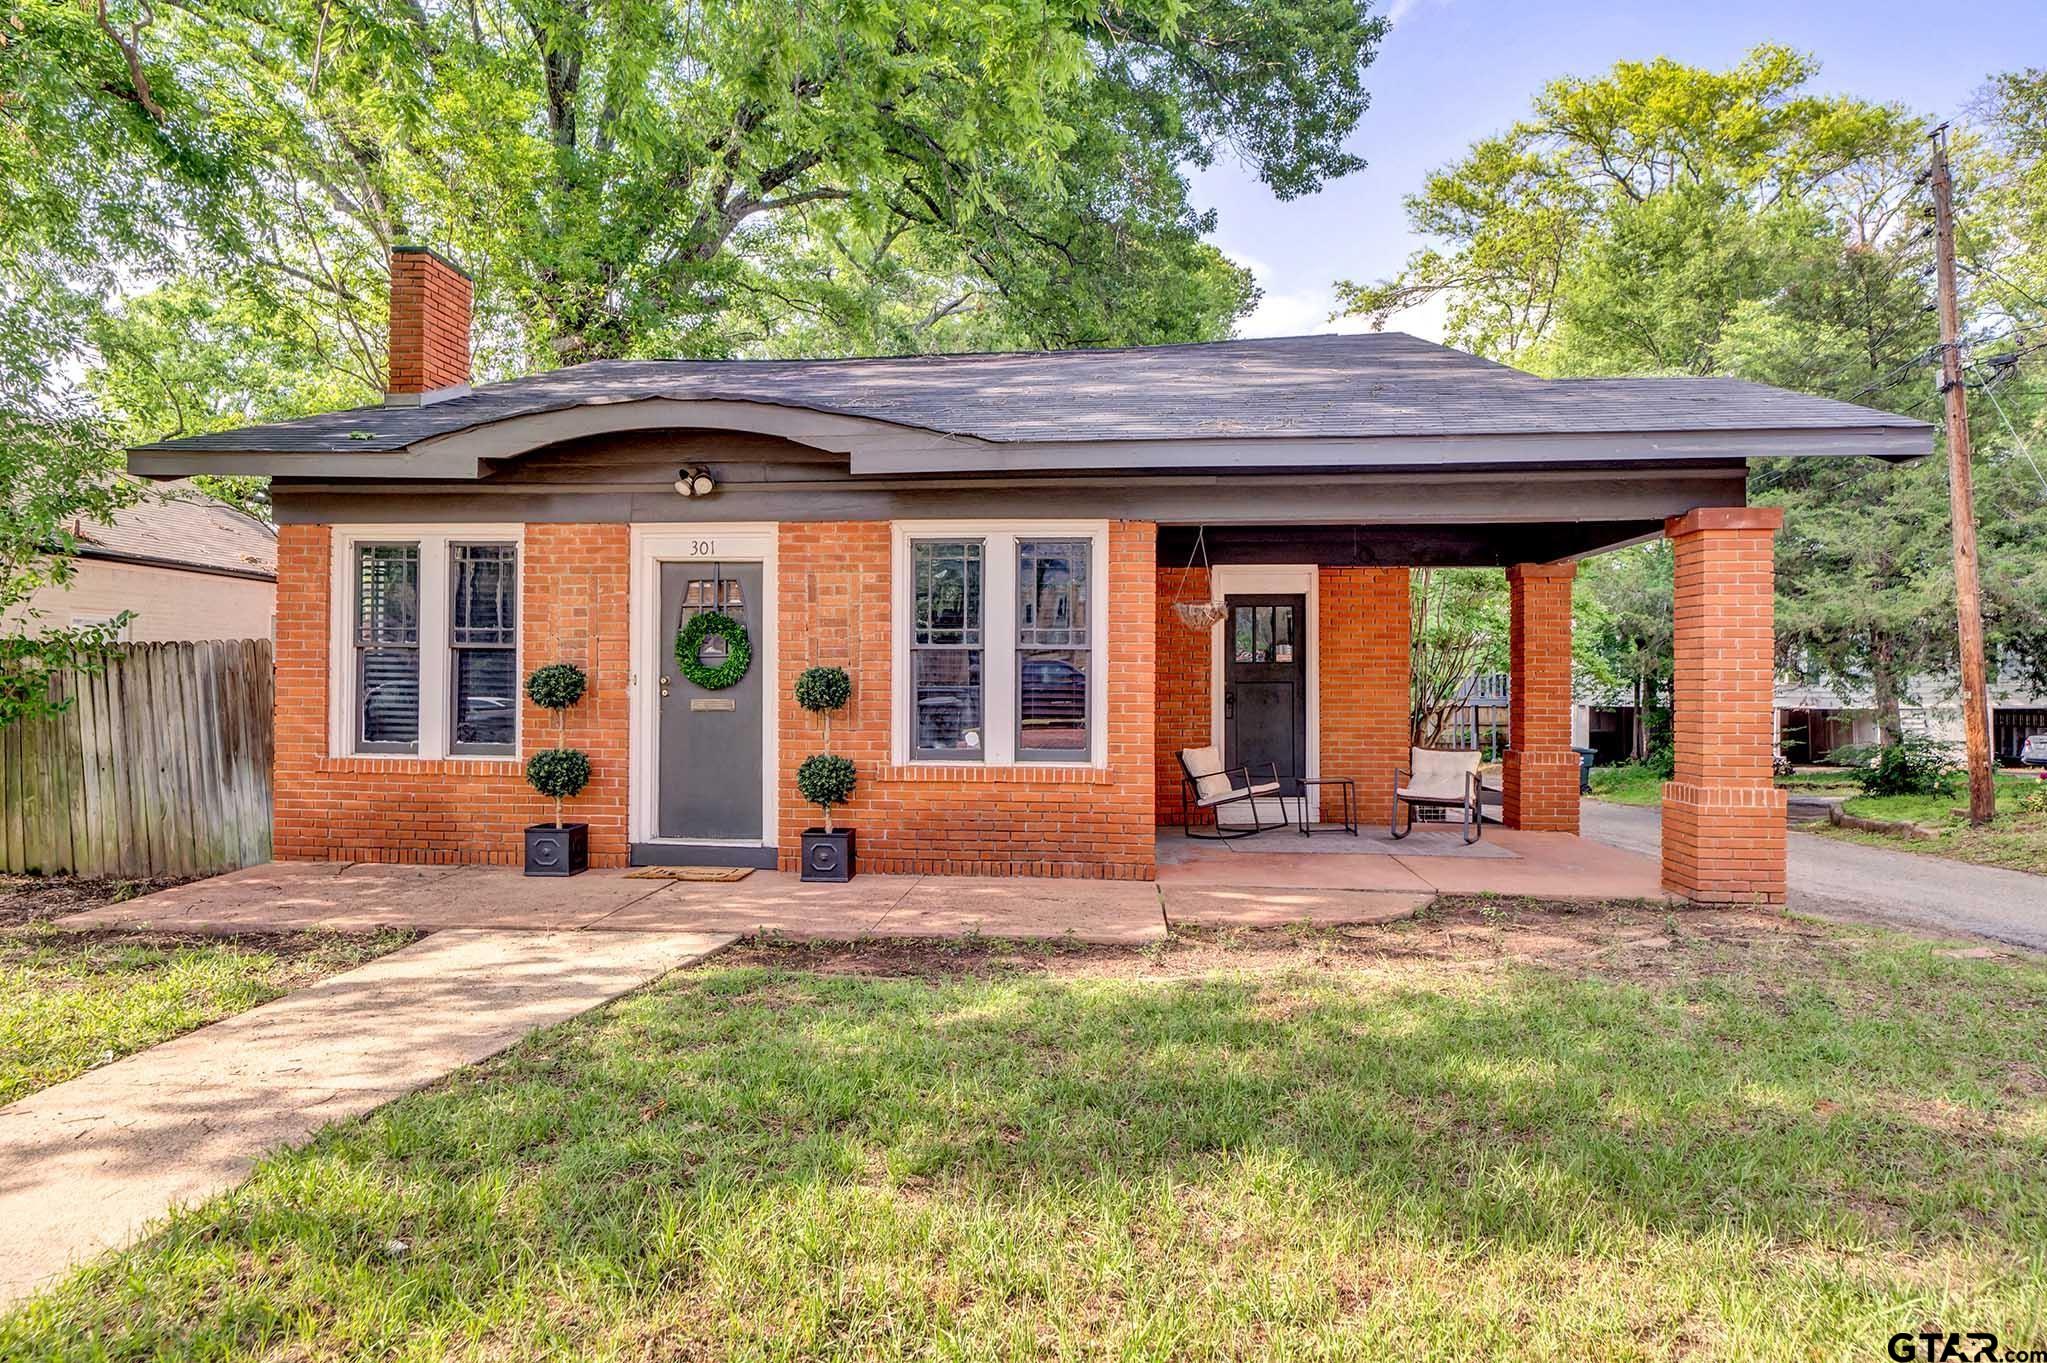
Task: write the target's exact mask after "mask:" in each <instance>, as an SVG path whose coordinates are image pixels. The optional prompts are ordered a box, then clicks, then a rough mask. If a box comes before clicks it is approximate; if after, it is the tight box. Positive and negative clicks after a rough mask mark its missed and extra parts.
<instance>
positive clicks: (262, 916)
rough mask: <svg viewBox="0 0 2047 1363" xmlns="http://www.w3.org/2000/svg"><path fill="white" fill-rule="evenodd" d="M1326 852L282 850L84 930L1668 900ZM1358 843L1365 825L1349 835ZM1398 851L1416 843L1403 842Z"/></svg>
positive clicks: (916, 930)
mask: <svg viewBox="0 0 2047 1363" xmlns="http://www.w3.org/2000/svg"><path fill="white" fill-rule="evenodd" d="M1333 837H1334V835H1321V834H1318V835H1317V837H1316V842H1315V844H1314V846H1315V848H1316V850H1314V851H1311V852H1310V851H1301V850H1299V846H1300V841H1301V840H1299V838H1298V835H1296V834H1292V833H1289V832H1287V831H1284V830H1282V831H1279V832H1274V833H1268V834H1265V835H1262V836H1260V837H1257V838H1252V839H1247V840H1245V841H1242V842H1237V843H1230V844H1217V843H1203V842H1190V841H1189V840H1188V839H1186V838H1184V837H1182V836H1181V835H1180V834H1179V833H1178V832H1177V831H1161V833H1160V835H1159V849H1160V857H1159V870H1158V883H1157V884H1156V885H1153V884H1149V883H1146V882H1143V881H1105V880H1025V879H977V878H973V877H960V876H950V877H948V876H884V875H862V876H856V877H854V879H853V880H852V882H851V883H850V884H847V885H809V884H804V883H803V882H802V881H800V880H798V879H797V878H796V877H795V876H793V875H786V874H783V873H781V872H775V871H756V872H754V873H753V874H752V875H751V876H748V877H747V878H746V879H745V880H740V881H734V882H731V883H729V884H724V883H708V884H707V883H698V882H686V881H671V880H635V879H632V878H630V877H629V876H628V875H627V874H626V873H625V872H624V871H615V870H604V871H591V872H588V873H587V874H584V875H581V876H576V877H573V878H571V879H567V880H555V879H540V878H529V877H527V876H524V875H521V874H520V873H519V872H518V871H516V870H513V869H510V868H507V867H493V866H392V865H376V864H370V863H365V862H347V863H343V862H272V863H270V864H268V865H263V866H252V867H249V868H247V869H246V870H241V871H233V872H230V873H228V874H226V875H222V876H215V877H213V878H212V879H210V880H200V881H194V882H193V883H191V884H189V885H180V886H177V887H175V888H173V889H169V890H161V891H158V892H157V893H155V894H151V895H144V896H142V897H141V898H138V899H131V900H129V901H127V902H126V903H121V904H110V905H106V906H104V907H102V908H97V909H92V910H89V911H88V912H85V913H80V914H74V915H72V916H71V917H69V918H66V919H63V920H61V923H60V926H63V927H67V928H78V929H91V928H147V929H155V930H161V931H177V932H214V933H236V932H272V931H290V930H303V929H324V930H326V931H333V932H346V931H363V930H367V929H372V928H382V927H404V928H412V929H415V930H418V931H422V932H440V931H445V930H448V929H477V930H496V931H523V932H669V933H672V932H704V933H732V934H745V933H754V932H778V933H783V934H785V935H787V936H790V937H830V938H858V937H947V936H960V935H964V934H968V933H979V934H981V935H983V936H987V937H1038V938H1069V937H1070V938H1071V939H1073V940H1076V941H1082V942H1092V943H1098V944H1103V945H1119V946H1130V945H1142V944H1143V943H1146V942H1154V941H1158V940H1160V939H1162V938H1163V937H1164V936H1165V933H1166V928H1167V925H1168V924H1169V923H1210V924H1237V925H1253V924H1279V923H1288V922H1299V921H1302V920H1309V921H1315V922H1323V923H1337V922H1344V923H1349V922H1371V921H1383V920H1384V919H1386V918H1387V917H1398V916H1402V915H1405V914H1408V913H1412V912H1413V911H1414V910H1416V909H1418V908H1420V907H1421V906H1422V905H1424V904H1426V903H1428V902H1429V900H1431V899H1433V898H1434V897H1435V896H1436V895H1438V894H1488V893H1489V894H1500V895H1528V896H1533V897H1537V898H1557V899H1566V898H1568V899H1666V898H1668V897H1669V896H1667V895H1665V894H1664V891H1663V888H1662V885H1661V883H1660V879H1661V877H1660V870H1659V867H1658V864H1657V862H1656V860H1655V859H1654V858H1652V857H1646V856H1641V855H1639V854H1637V853H1633V852H1625V851H1622V850H1620V849H1618V848H1614V847H1608V846H1605V845H1603V844H1600V843H1596V842H1590V841H1587V840H1585V839H1583V838H1577V837H1572V836H1570V835H1568V834H1563V833H1521V832H1515V831H1513V830H1508V829H1488V830H1487V832H1486V835H1485V840H1484V841H1483V842H1482V843H1480V844H1479V847H1478V848H1476V849H1466V848H1464V847H1462V845H1461V844H1460V843H1459V842H1458V839H1457V836H1456V835H1455V834H1454V833H1447V834H1446V833H1440V832H1430V833H1429V834H1427V835H1424V833H1423V832H1422V831H1420V830H1418V831H1417V832H1416V834H1415V836H1414V838H1412V839H1410V840H1408V841H1407V842H1403V843H1397V844H1395V843H1391V842H1389V841H1388V840H1387V838H1386V835H1385V833H1384V832H1379V833H1377V834H1376V835H1374V834H1373V833H1372V832H1371V831H1370V830H1366V831H1364V832H1363V833H1362V834H1361V836H1360V838H1359V839H1358V840H1357V842H1356V843H1355V844H1354V846H1355V849H1356V850H1349V849H1346V850H1342V851H1338V850H1333V846H1340V845H1341V844H1333ZM1346 841H1347V838H1346ZM1396 849H1398V850H1396Z"/></svg>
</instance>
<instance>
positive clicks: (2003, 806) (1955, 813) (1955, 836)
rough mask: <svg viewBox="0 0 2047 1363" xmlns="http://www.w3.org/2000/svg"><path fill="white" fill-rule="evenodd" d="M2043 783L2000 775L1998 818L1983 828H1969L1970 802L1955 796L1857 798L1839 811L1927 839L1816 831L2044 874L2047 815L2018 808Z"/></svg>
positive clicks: (1825, 829) (1823, 828)
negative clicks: (1911, 828) (1905, 826)
mask: <svg viewBox="0 0 2047 1363" xmlns="http://www.w3.org/2000/svg"><path fill="white" fill-rule="evenodd" d="M2042 788H2043V783H2042V782H2041V781H2039V780H2038V779H2037V778H2035V777H2030V776H2026V777H2009V776H2000V777H1999V778H1998V779H1997V817H1996V818H1995V819H1994V820H1993V821H1992V822H1991V823H1990V824H1989V826H1987V827H1984V828H1972V827H1970V825H1969V819H1968V813H1967V811H1968V805H1969V797H1968V795H1967V793H1966V792H1963V793H1960V794H1956V795H1884V796H1874V795H1858V796H1856V797H1855V798H1853V799H1851V800H1849V801H1848V802H1847V804H1845V805H1843V806H1842V808H1843V810H1844V811H1845V812H1847V813H1849V814H1856V815H1860V816H1861V817H1863V818H1865V819H1883V820H1886V821H1888V822H1892V823H1911V824H1917V825H1919V826H1920V827H1921V828H1925V829H1927V830H1929V831H1931V832H1932V833H1933V836H1932V837H1931V838H1906V837H1899V836H1896V835H1893V834H1888V833H1862V832H1857V831H1854V830H1852V829H1846V828H1833V827H1828V826H1825V825H1820V826H1817V827H1816V829H1815V831H1818V832H1822V833H1825V834H1826V835H1827V836H1829V837H1835V838H1841V839H1843V840H1845V841H1849V842H1860V843H1865V844H1868V845H1870V846H1875V847H1888V848H1892V849H1895V850H1899V851H1905V852H1921V853H1925V854H1928V855H1931V856H1941V857H1951V858H1953V859H1955V860H1957V861H1972V862H1976V863H1978V864H1980V865H1984V866H2003V867H2006V868H2008V869H2011V870H2014V871H2033V872H2036V873H2047V812H2040V813H2028V812H2026V811H2025V810H2022V809H2021V808H2020V807H2019V801H2020V799H2021V797H2022V796H2024V795H2026V794H2027V793H2029V792H2034V791H2039V790H2041V789H2042Z"/></svg>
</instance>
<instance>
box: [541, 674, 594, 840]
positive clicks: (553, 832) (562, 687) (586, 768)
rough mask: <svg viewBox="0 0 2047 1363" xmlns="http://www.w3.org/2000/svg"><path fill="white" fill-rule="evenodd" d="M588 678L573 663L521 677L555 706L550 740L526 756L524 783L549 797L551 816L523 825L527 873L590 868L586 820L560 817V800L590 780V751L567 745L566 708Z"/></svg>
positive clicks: (569, 797)
mask: <svg viewBox="0 0 2047 1363" xmlns="http://www.w3.org/2000/svg"><path fill="white" fill-rule="evenodd" d="M589 685H590V679H589V678H588V677H586V676H584V675H583V669H582V668H580V667H577V666H576V665H574V664H573V663H549V664H548V665H547V666H546V667H541V668H536V669H534V672H533V675H532V676H530V677H528V678H526V698H527V699H528V700H530V701H532V702H533V703H534V704H535V705H538V706H539V707H540V708H541V709H543V710H552V711H554V746H553V747H552V748H542V749H541V750H540V751H539V752H537V753H534V754H533V756H531V757H529V758H527V759H526V783H527V784H528V785H530V786H532V787H533V788H534V789H535V790H537V791H539V792H540V793H541V794H542V795H545V796H546V797H547V798H548V799H550V800H553V801H554V822H553V823H551V824H544V823H537V824H532V825H530V826H528V828H527V829H526V874H527V875H529V876H572V875H575V874H577V873H578V872H581V871H584V870H587V869H589V866H590V825H589V824H586V823H569V824H565V823H563V822H562V801H563V800H573V799H574V798H575V797H576V796H578V795H580V794H582V793H583V787H584V786H587V785H589V784H590V757H589V754H587V753H585V752H582V751H580V750H579V749H576V748H571V747H568V746H567V745H566V738H567V732H568V709H569V707H570V706H571V705H574V704H575V703H576V702H577V701H579V700H581V699H582V698H583V692H584V691H586V690H588V689H589Z"/></svg>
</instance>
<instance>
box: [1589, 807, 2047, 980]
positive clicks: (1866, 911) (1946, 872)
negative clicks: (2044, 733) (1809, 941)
mask: <svg viewBox="0 0 2047 1363" xmlns="http://www.w3.org/2000/svg"><path fill="white" fill-rule="evenodd" d="M1579 823H1580V829H1581V831H1582V832H1583V833H1584V835H1585V836H1586V837H1588V838H1595V839H1597V840H1598V841H1600V842H1603V843H1606V844H1607V845H1608V846H1610V847H1619V848H1622V849H1623V850H1626V851H1630V852H1641V853H1644V854H1647V855H1650V856H1656V855H1660V853H1661V849H1662V845H1663V814H1662V811H1660V810H1657V809H1653V808H1650V809H1644V808H1640V807H1637V806H1634V805H1616V804H1607V803H1606V802H1604V801H1601V800H1587V801H1585V802H1584V804H1583V806H1582V807H1581V810H1580V814H1579ZM1788 851H1789V856H1790V880H1791V884H1790V891H1791V893H1790V901H1791V904H1790V906H1791V908H1793V909H1794V910H1796V911H1798V912H1800V913H1810V914H1815V915H1818V916H1820V917H1823V918H1848V919H1855V920H1857V921H1861V922H1869V921H1877V922H1886V923H1899V924H1903V925H1904V926H1907V927H1913V928H1919V929H1922V930H1930V931H1933V932H1948V933H1968V934H1970V935H1973V936H1977V937H1988V938H1991V939H1992V940H1994V941H1999V942H2008V943H2010V944H2011V945H2013V946H2022V947H2031V948H2032V949H2033V950H2035V951H2047V876H2035V875H2027V874H2026V873H2025V872H2023V871H2002V870H1999V869H1997V868H1996V867H1993V866H1972V865H1970V864H1969V863H1967V862H1962V861H1949V860H1947V859H1946V858H1943V857H1929V856H1921V855H1919V854H1917V853H1914V852H1891V851H1887V850H1885V849H1884V848H1881V847H1864V846H1862V845H1861V844H1860V843H1853V842H1837V841H1835V840H1834V839H1832V838H1823V837H1820V836H1818V835H1817V834H1813V833H1799V832H1793V833H1792V834H1791V836H1790V840H1789V849H1788Z"/></svg>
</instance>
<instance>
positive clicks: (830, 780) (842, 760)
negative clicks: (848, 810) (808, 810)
mask: <svg viewBox="0 0 2047 1363" xmlns="http://www.w3.org/2000/svg"><path fill="white" fill-rule="evenodd" d="M857 780H858V775H857V773H856V772H855V771H854V770H853V759H852V758H850V757H840V756H839V755H838V754H836V753H828V752H821V753H812V754H811V755H810V756H809V757H806V758H804V759H803V765H802V766H800V767H798V768H797V769H796V789H797V792H798V793H799V794H801V795H802V796H803V798H804V799H806V800H808V801H810V802H811V803H812V804H814V805H816V806H817V807H818V808H820V809H822V810H823V811H824V824H825V831H826V832H827V833H829V832H831V828H832V807H833V806H834V805H842V804H844V803H846V801H848V800H850V799H852V798H853V786H854V784H855V782H856V781H857Z"/></svg>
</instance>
